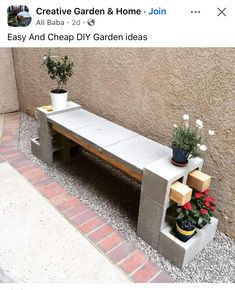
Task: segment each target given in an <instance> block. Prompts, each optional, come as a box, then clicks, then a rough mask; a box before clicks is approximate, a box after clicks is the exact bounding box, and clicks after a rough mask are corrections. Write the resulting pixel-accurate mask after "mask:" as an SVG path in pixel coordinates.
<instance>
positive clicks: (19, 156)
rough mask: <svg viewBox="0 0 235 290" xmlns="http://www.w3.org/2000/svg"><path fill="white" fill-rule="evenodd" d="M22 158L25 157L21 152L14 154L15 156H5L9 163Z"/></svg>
mask: <svg viewBox="0 0 235 290" xmlns="http://www.w3.org/2000/svg"><path fill="white" fill-rule="evenodd" d="M22 157H24V155H23V154H22V153H21V152H19V151H17V152H16V153H13V154H6V155H5V158H6V159H7V160H8V161H13V160H15V159H18V158H22Z"/></svg>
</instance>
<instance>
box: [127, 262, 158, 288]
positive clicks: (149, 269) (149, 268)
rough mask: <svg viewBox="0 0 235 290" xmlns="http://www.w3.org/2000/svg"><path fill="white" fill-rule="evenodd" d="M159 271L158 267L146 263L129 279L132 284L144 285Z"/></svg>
mask: <svg viewBox="0 0 235 290" xmlns="http://www.w3.org/2000/svg"><path fill="white" fill-rule="evenodd" d="M159 271H161V269H160V268H159V267H157V266H155V265H154V264H153V263H151V262H149V261H148V262H147V263H145V264H144V265H143V266H142V267H141V268H140V269H139V270H137V271H136V272H135V273H134V274H133V275H131V278H132V279H133V281H134V282H138V283H146V282H148V281H149V280H150V279H151V278H153V276H155V275H156V274H157V273H158V272H159Z"/></svg>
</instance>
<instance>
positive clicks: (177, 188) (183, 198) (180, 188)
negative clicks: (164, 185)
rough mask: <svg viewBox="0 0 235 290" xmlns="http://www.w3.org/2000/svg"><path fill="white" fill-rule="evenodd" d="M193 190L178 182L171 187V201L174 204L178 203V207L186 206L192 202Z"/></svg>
mask: <svg viewBox="0 0 235 290" xmlns="http://www.w3.org/2000/svg"><path fill="white" fill-rule="evenodd" d="M191 196H192V189H191V188H190V187H189V186H187V185H185V184H183V183H181V182H179V181H176V182H174V183H173V184H172V185H171V189H170V199H171V200H173V201H174V202H176V203H178V205H184V204H186V203H187V202H189V201H190V200H191Z"/></svg>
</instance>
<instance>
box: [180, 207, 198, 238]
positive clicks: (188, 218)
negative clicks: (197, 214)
mask: <svg viewBox="0 0 235 290" xmlns="http://www.w3.org/2000/svg"><path fill="white" fill-rule="evenodd" d="M194 210H195V208H194V206H193V205H192V204H191V202H187V203H186V204H185V205H183V206H180V207H178V208H177V213H178V216H177V219H176V235H177V237H178V239H180V240H181V241H182V242H187V241H188V240H189V239H191V238H192V236H193V235H194V233H195V230H196V223H195V219H194Z"/></svg>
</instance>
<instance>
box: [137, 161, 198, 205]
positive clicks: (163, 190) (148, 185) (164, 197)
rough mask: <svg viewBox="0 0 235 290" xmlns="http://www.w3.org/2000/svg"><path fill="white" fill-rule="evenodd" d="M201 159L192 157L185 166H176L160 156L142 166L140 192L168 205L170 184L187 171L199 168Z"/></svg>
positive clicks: (182, 177) (184, 178)
mask: <svg viewBox="0 0 235 290" xmlns="http://www.w3.org/2000/svg"><path fill="white" fill-rule="evenodd" d="M202 164H203V160H202V159H200V158H194V159H191V160H189V163H188V165H187V166H186V167H177V166H174V165H173V164H171V158H169V157H164V158H161V159H159V160H157V161H155V162H153V163H151V164H149V165H148V166H146V167H145V168H144V172H143V183H142V189H141V194H144V195H148V196H150V197H151V198H152V199H153V200H155V201H156V202H158V203H160V204H161V205H163V206H169V200H170V198H169V195H170V186H171V185H172V183H174V182H175V181H178V180H179V179H183V183H185V182H186V177H187V175H188V173H189V172H191V171H192V170H194V169H196V168H201V167H202Z"/></svg>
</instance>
